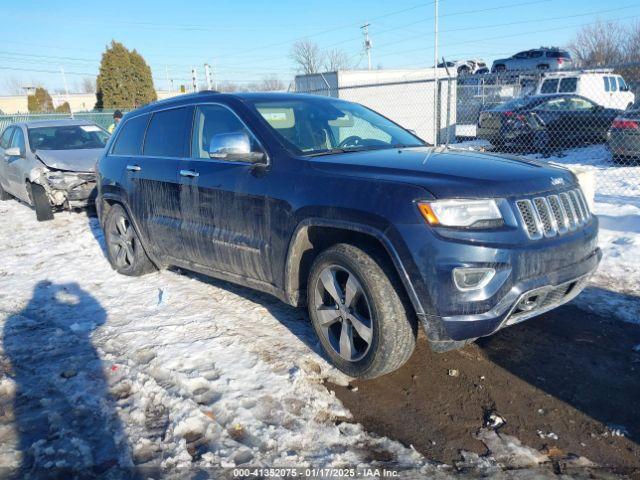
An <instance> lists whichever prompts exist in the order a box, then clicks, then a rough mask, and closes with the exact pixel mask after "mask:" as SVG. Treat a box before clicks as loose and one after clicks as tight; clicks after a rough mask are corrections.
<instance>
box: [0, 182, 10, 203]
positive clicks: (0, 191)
mask: <svg viewBox="0 0 640 480" xmlns="http://www.w3.org/2000/svg"><path fill="white" fill-rule="evenodd" d="M10 198H11V195H9V194H8V193H7V192H6V191H5V189H4V188H2V185H0V202H4V201H5V200H9V199H10Z"/></svg>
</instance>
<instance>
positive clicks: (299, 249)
mask: <svg viewBox="0 0 640 480" xmlns="http://www.w3.org/2000/svg"><path fill="white" fill-rule="evenodd" d="M98 173H99V181H98V187H99V198H98V201H97V205H98V211H99V215H100V220H101V223H102V226H103V228H104V232H105V240H106V244H107V247H108V257H109V260H110V262H111V264H112V265H113V267H114V268H115V269H116V270H117V271H118V272H120V273H123V274H125V275H141V274H144V273H146V272H149V271H151V270H153V269H155V268H164V267H167V266H179V267H182V268H185V269H189V270H194V271H198V272H202V273H205V274H208V275H212V276H215V277H219V278H222V279H225V280H230V281H232V282H237V283H240V284H242V285H246V286H249V287H252V288H256V289H258V290H262V291H265V292H268V293H271V294H273V295H275V296H277V297H278V298H280V299H282V300H283V301H285V302H287V303H289V304H291V305H296V306H302V305H304V304H306V305H307V308H308V310H309V316H310V318H311V322H312V324H313V327H314V329H315V331H316V333H317V334H318V337H319V339H320V341H321V343H322V346H323V348H324V350H325V351H326V354H327V355H328V357H329V358H330V359H331V361H332V362H333V363H334V364H335V365H336V366H337V367H338V368H339V369H340V370H342V371H343V372H345V373H347V374H348V375H351V376H354V377H366V378H371V377H376V376H379V375H383V374H385V373H387V372H390V371H392V370H394V369H397V368H398V367H400V366H401V365H402V364H403V363H404V362H405V361H406V360H407V359H408V358H409V356H410V355H411V352H412V350H413V348H414V344H415V339H416V334H417V328H418V324H419V323H420V324H422V326H423V327H424V329H425V331H426V333H427V337H428V339H429V341H430V343H431V345H432V347H433V348H434V349H435V350H437V351H443V350H447V349H451V348H458V347H461V346H463V345H464V344H465V343H467V342H469V341H472V340H473V339H475V338H477V337H480V336H484V335H490V334H492V333H494V332H495V331H497V330H498V329H500V328H503V327H505V326H508V325H512V324H514V323H517V322H520V321H522V320H525V319H527V318H530V317H532V316H535V315H539V314H540V313H543V312H546V311H548V310H550V309H552V308H554V307H557V306H558V305H561V304H562V303H564V302H567V301H568V300H570V299H571V298H573V297H574V296H575V295H577V294H578V293H579V292H580V291H581V290H582V288H583V287H584V285H585V283H586V281H587V279H588V277H589V275H590V274H591V273H592V272H593V271H594V269H595V268H596V267H597V265H598V262H599V260H600V257H601V253H600V250H599V249H598V247H597V232H598V222H597V219H596V218H595V217H594V216H593V215H592V214H591V213H590V212H589V208H588V206H587V203H586V202H585V199H584V197H583V195H582V192H581V190H580V187H579V186H578V183H577V182H576V178H575V177H574V175H573V174H572V173H571V172H569V171H568V170H565V169H561V168H556V167H552V166H549V165H547V164H544V163H538V162H534V161H527V160H523V159H518V158H510V157H506V156H498V155H490V154H480V153H468V152H455V151H447V150H442V149H433V148H430V147H428V146H427V145H426V144H425V143H424V142H423V141H422V140H420V139H419V138H417V137H416V136H415V135H413V134H412V133H410V132H409V131H407V130H405V129H403V128H401V127H400V126H398V125H397V124H395V123H393V122H392V121H390V120H388V119H387V118H384V117H383V116H381V115H379V114H377V113H375V112H373V111H371V110H369V109H367V108H365V107H363V106H362V105H358V104H355V103H349V102H345V101H342V100H338V99H334V98H327V97H316V96H305V95H295V94H233V95H231V94H217V93H213V92H203V93H199V94H194V95H185V96H181V97H178V98H176V99H171V100H168V101H163V102H157V103H154V104H152V105H149V106H146V107H144V108H141V109H138V110H136V111H134V112H131V113H129V114H128V115H126V116H125V118H124V119H123V121H122V122H121V124H120V126H119V127H118V129H117V131H116V133H115V135H113V137H112V139H111V140H110V142H109V144H108V146H107V148H106V153H105V155H104V157H103V158H102V159H101V160H100V162H99V164H98Z"/></svg>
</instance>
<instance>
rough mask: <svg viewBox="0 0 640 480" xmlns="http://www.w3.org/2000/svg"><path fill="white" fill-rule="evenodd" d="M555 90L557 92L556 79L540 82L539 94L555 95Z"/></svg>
mask: <svg viewBox="0 0 640 480" xmlns="http://www.w3.org/2000/svg"><path fill="white" fill-rule="evenodd" d="M557 90H558V79H557V78H551V79H549V80H545V81H544V82H542V87H541V88H540V93H556V91H557Z"/></svg>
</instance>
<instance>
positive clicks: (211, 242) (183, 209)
mask: <svg viewBox="0 0 640 480" xmlns="http://www.w3.org/2000/svg"><path fill="white" fill-rule="evenodd" d="M233 133H245V134H246V135H248V137H249V139H250V144H251V146H250V148H251V151H252V152H259V151H263V152H264V149H263V148H262V146H261V145H260V144H259V143H258V141H257V139H256V137H255V136H254V135H253V134H252V132H251V131H250V130H249V129H248V127H246V125H245V124H244V123H243V122H242V120H240V118H239V117H238V116H237V115H236V114H235V113H234V112H233V111H232V110H231V109H230V108H229V107H226V106H224V105H220V104H204V105H200V106H198V107H196V111H195V116H194V123H193V134H192V146H191V158H190V159H188V160H183V161H181V162H180V169H179V172H180V180H179V181H180V216H181V218H182V224H181V238H182V239H183V240H184V242H185V245H184V246H185V248H184V251H185V252H186V254H187V255H188V260H189V261H191V262H193V263H195V264H198V265H203V266H205V267H208V268H212V269H215V270H218V271H222V272H226V273H231V274H235V275H238V276H242V277H250V278H252V279H255V280H260V281H263V282H271V281H272V271H271V268H270V263H269V261H268V258H269V250H270V248H269V244H270V223H269V219H270V217H269V211H268V208H267V200H266V195H267V191H268V185H269V181H270V179H271V175H270V171H269V170H268V169H265V168H260V167H256V166H255V165H254V164H253V163H252V162H250V161H249V159H247V161H242V160H241V159H236V160H234V161H230V160H226V159H220V158H211V157H210V156H209V146H210V144H211V140H212V138H213V137H214V136H216V135H225V134H233Z"/></svg>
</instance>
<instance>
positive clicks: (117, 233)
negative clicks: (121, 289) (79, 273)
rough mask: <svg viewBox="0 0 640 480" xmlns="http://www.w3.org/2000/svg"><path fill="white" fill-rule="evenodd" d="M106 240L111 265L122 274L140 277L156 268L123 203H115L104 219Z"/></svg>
mask: <svg viewBox="0 0 640 480" xmlns="http://www.w3.org/2000/svg"><path fill="white" fill-rule="evenodd" d="M104 240H105V243H106V244H107V258H108V259H109V263H110V264H111V267H112V268H113V269H114V270H115V271H116V272H118V273H121V274H122V275H128V276H131V277H139V276H141V275H144V274H146V273H150V272H153V271H154V270H156V268H155V266H154V265H153V263H152V262H151V260H150V259H149V257H148V256H147V254H146V252H145V251H144V248H142V244H141V243H140V238H139V237H138V234H137V232H136V231H135V229H134V228H133V224H132V223H131V219H130V218H129V215H127V212H126V211H125V210H124V208H122V206H121V205H118V204H116V205H113V206H112V207H111V208H110V209H109V212H108V213H107V216H106V218H105V221H104Z"/></svg>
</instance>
